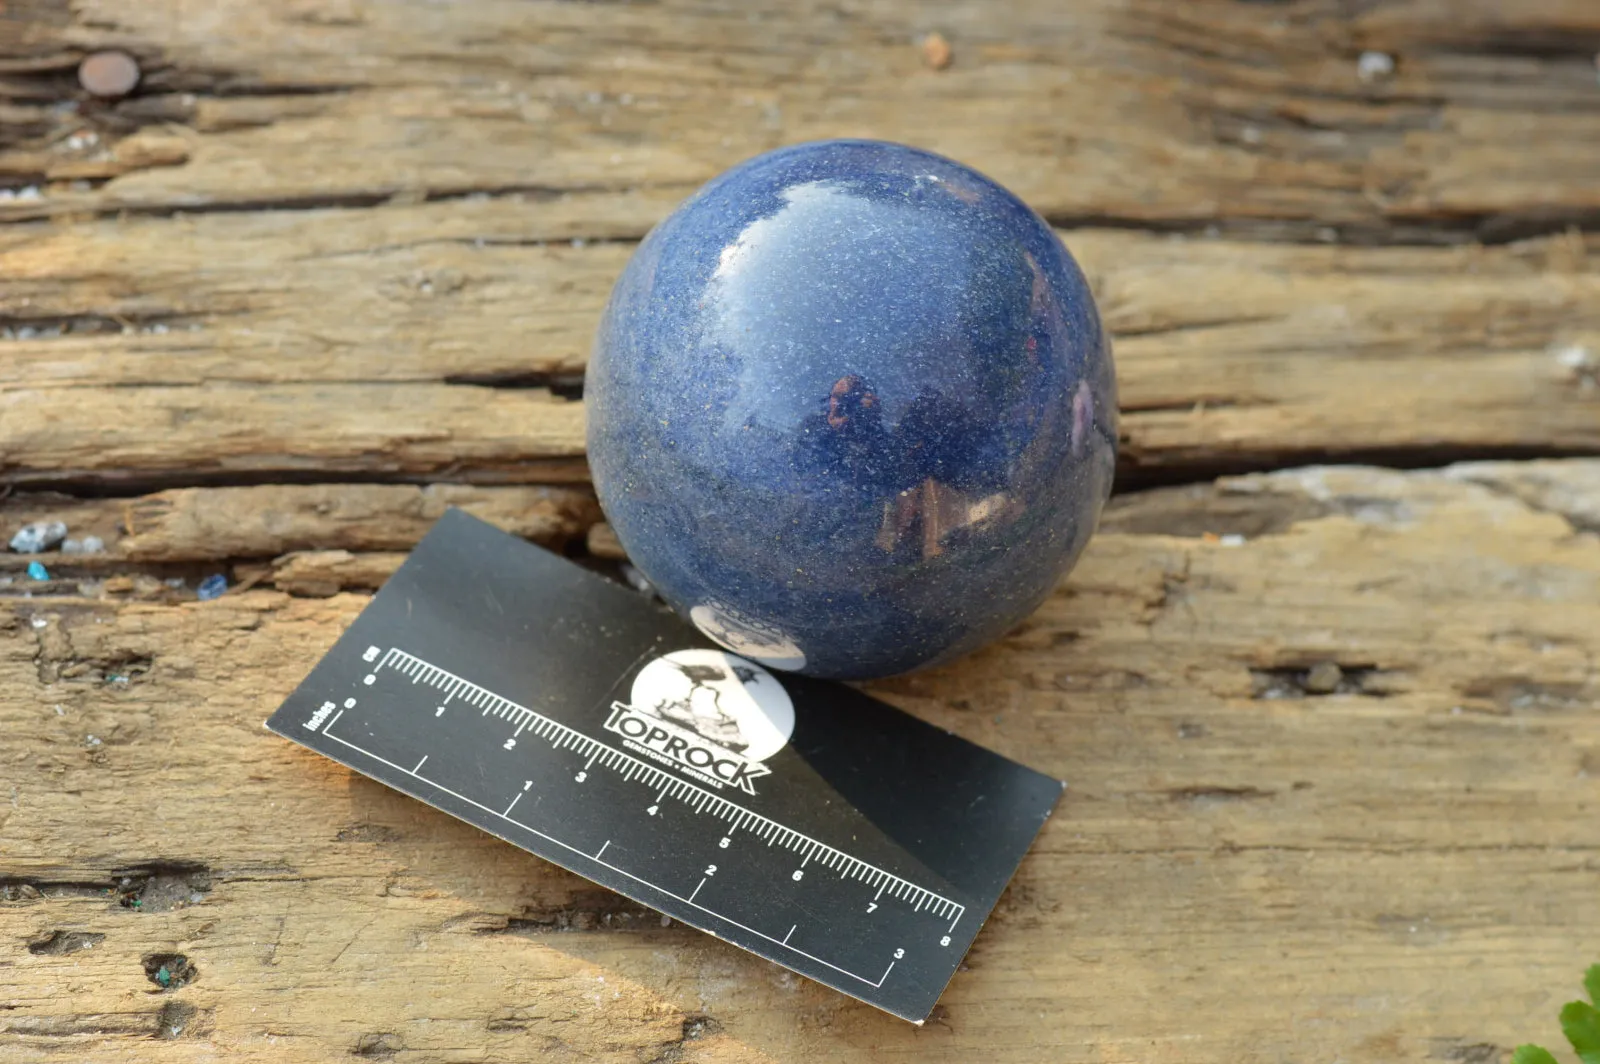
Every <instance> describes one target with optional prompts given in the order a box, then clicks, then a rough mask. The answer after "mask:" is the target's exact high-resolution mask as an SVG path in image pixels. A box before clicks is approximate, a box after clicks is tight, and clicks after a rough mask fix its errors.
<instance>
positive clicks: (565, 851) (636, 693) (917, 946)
mask: <svg viewBox="0 0 1600 1064" xmlns="http://www.w3.org/2000/svg"><path fill="white" fill-rule="evenodd" d="M267 727H269V728H271V729H272V730H273V731H275V732H277V733H278V734H279V735H282V736H284V737H285V738H288V739H293V740H294V741H295V742H297V743H300V744H302V745H304V746H307V747H310V748H311V749H312V750H315V751H317V752H318V753H320V754H324V755H326V756H328V757H331V758H333V759H334V760H335V761H339V762H341V763H343V764H345V765H348V766H349V767H351V768H353V769H355V770H356V771H357V772H360V773H363V774H364V775H367V776H371V777H372V778H373V779H376V780H379V781H380V782H382V783H385V784H388V785H389V786H390V787H393V788H395V789H397V790H400V791H403V792H405V793H406V794H409V795H411V796H413V797H415V798H419V799H421V800H422V801H424V802H427V803H428V804H429V805H432V806H435V807H436V808H439V809H442V810H444V811H445V812H447V813H450V814H452V815H453V816H457V817H460V818H461V819H462V820H465V821H467V822H468V823H471V824H474V825H476V826H478V827H480V828H482V829H483V830H485V831H487V832H490V833H491V834H494V835H497V836H499V837H500V838H502V839H505V840H506V841H508V842H510V843H513V844H514V845H516V846H520V847H522V848H523V849H526V850H530V851H532V852H533V853H536V854H538V855H539V856H540V857H543V858H545V859H547V860H550V861H554V862H555V863H556V864H558V865H561V866H562V867H564V868H568V869H571V870H572V871H574V872H577V873H579V874H580V875H583V876H587V877H588V878H590V879H592V880H594V881H596V882H598V883H601V884H604V885H605V886H607V887H610V888H611V889H613V890H616V891H619V892H621V893H623V894H626V895H627V896H628V897H630V898H633V899H635V900H637V901H640V902H643V903H644V904H646V905H650V906H652V907H654V908H656V909H659V910H660V911H661V912H663V913H666V914H667V915H669V916H671V917H673V918H675V919H678V920H682V921H683V922H684V923H687V924H690V925H692V926H694V927H697V928H699V929H701V930H702V931H708V932H710V933H711V934H713V935H716V936H718V937H719V938H724V939H727V940H728V941H730V942H733V943H735V944H737V945H739V946H742V947H744V948H745V949H747V950H750V951H752V952H754V953H758V954H760V955H761V956H763V957H766V958H768V959H769V960H773V961H777V962H778V963H779V964H782V965H784V966H785V967H788V968H791V969H793V970H794V971H796V972H799V973H800V974H802V975H806V976H809V977H810V978H812V979H816V980H818V981H819V982H822V983H826V984H827V985H829V986H831V987H835V988H837V989H839V990H842V991H844V992H845V993H847V994H850V995H851V996H853V997H857V998H860V999H861V1000H863V1001H866V1002H869V1003H870V1004H873V1005H876V1006H878V1007H879V1008H882V1009H885V1010H887V1011H889V1012H892V1013H894V1014H895V1015H897V1016H902V1017H904V1018H906V1019H908V1020H912V1021H913V1022H916V1023H921V1022H922V1021H923V1020H924V1019H926V1018H927V1016H928V1013H929V1012H930V1011H932V1009H933V1006H934V1003H935V1002H936V1001H937V1000H938V998H939V994H940V993H941V992H942V991H943V990H944V987H945V984H946V983H948V982H949V980H950V977H951V975H953V974H954V972H955V969H956V965H957V964H958V963H959V962H960V960H961V957H962V955H963V954H965V953H966V951H967V948H968V947H969V946H970V945H971V944H972V940H973V938H974V937H975V936H976V935H977V933H978V928H979V926H980V925H981V924H982V923H983V921H984V920H985V919H986V918H987V917H988V915H989V912H990V910H991V909H993V907H994V904H995V902H996V901H997V900H998V899H999V897H1000V892H1001V890H1002V889H1004V887H1005V885H1006V882H1007V881H1008V880H1009V879H1010V878H1011V876H1012V874H1013V873H1014V872H1015V871H1016V868H1017V864H1018V863H1019V862H1020V861H1021V860H1022V856H1023V854H1024V853H1025V852H1026V851H1027V849H1028V847H1029V845H1031V844H1032V842H1033V838H1034V836H1035V835H1036V834H1038V832H1039V829H1040V828H1041V827H1042V826H1043V824H1044V821H1045V818H1046V817H1047V816H1049V814H1050V810H1051V808H1052V807H1053V806H1054V805H1055V802H1056V800H1057V798H1058V797H1059V796H1060V794H1061V788H1062V784H1061V783H1060V782H1058V781H1057V780H1054V779H1051V778H1050V777H1048V776H1044V775H1041V774H1039V773H1037V772H1034V771H1032V770H1031V769H1027V768H1024V767H1023V766H1021V765H1018V764H1016V763H1015V762H1013V761H1009V760H1007V759H1005V758H1003V757H1000V756H999V755H998V754H994V753H991V752H989V751H987V750H984V749H983V748H981V747H978V746H974V745H973V744H971V743H969V742H967V741H965V740H963V739H960V738H957V737H956V736H954V735H951V734H950V733H948V732H945V731H942V730H940V729H938V728H935V727H932V726H931V725H928V724H925V723H923V722H921V721H919V720H917V719H915V718H914V717H911V716H908V715H907V714H905V713H902V712H900V711H899V710H896V709H894V708H892V707H890V706H888V705H885V704H884V703H882V702H879V701H878V700H876V699H874V698H871V697H869V696H868V695H865V694H863V693H861V692H860V691H857V690H855V689H854V688H851V687H846V686H844V685H842V684H836V683H829V682H826V681H819V680H812V679H808V678H805V677H797V676H792V675H788V674H780V673H773V672H769V671H768V670H766V669H764V668H762V667H761V666H760V665H757V664H755V663H753V662H750V661H746V660H745V659H742V658H739V657H735V656H734V655H732V654H730V653H727V652H725V651H723V650H721V649H719V648H717V647H716V646H715V645H714V644H712V643H711V642H709V641H708V640H707V639H706V638H705V637H704V636H702V635H701V634H700V633H699V632H698V631H697V630H696V629H695V628H693V627H692V626H690V625H688V624H686V623H684V622H683V621H681V620H679V619H678V618H677V617H676V616H674V615H673V614H671V613H670V612H668V611H667V610H665V609H664V608H663V607H661V606H659V605H657V604H654V603H653V602H651V601H650V600H648V599H646V598H645V597H644V596H642V595H639V594H637V593H635V592H633V591H631V590H629V589H627V588H625V587H622V586H620V585H618V584H613V583H612V582H610V581H608V580H606V579H604V578H603V577H600V576H597V575H595V574H593V573H590V572H587V571H585V570H584V569H582V568H581V567H579V566H577V565H575V564H573V563H572V562H569V561H567V560H566V559H564V558H561V557H558V556H556V555H554V554H551V553H550V552H548V551H545V550H542V549H540V548H539V547H535V546H532V545H531V544H528V543H525V542H523V541H522V540H520V539H517V538H516V537H514V536H510V535H507V534H505V533H503V532H501V531H499V530H497V529H495V528H494V527H492V526H490V525H487V524H485V523H483V522H482V521H479V520H477V519H476V518H473V517H469V516H468V515H466V514H464V513H462V512H460V511H450V512H449V513H448V514H446V515H445V516H444V517H443V518H442V519H440V521H439V523H438V524H437V525H436V526H435V527H434V528H433V529H432V531H430V532H429V533H428V535H427V537H426V538H425V539H423V541H422V543H421V544H419V545H418V547H417V549H416V550H415V551H414V552H413V553H412V555H411V557H410V558H409V559H408V560H407V561H406V563H405V565H403V566H402V567H401V568H400V570H399V571H398V572H397V573H395V575H394V576H393V577H391V578H390V580H389V582H388V583H387V584H386V585H385V586H384V588H383V590H382V591H380V592H379V593H378V595H377V596H376V597H375V598H374V599H373V601H372V604H371V605H369V606H368V607H367V608H366V610H365V611H363V612H362V614H361V616H360V617H358V618H357V619H356V621H355V623H354V624H352V625H351V626H350V629H349V631H347V632H345V634H344V635H343V636H342V637H341V638H340V639H339V641H338V643H336V644H335V645H334V647H333V649H332V650H331V651H329V652H328V654H327V656H326V657H324V658H323V659H322V660H321V661H320V662H318V663H317V665H316V667H315V668H313V669H312V671H311V675H310V676H308V677H306V680H305V682H304V683H302V684H301V685H300V686H299V687H298V688H297V689H296V690H295V692H294V693H293V694H292V695H290V696H289V698H288V700H287V701H285V702H284V704H283V705H282V707H280V708H279V709H278V711H277V712H276V713H274V714H273V715H272V719H270V720H269V721H267Z"/></svg>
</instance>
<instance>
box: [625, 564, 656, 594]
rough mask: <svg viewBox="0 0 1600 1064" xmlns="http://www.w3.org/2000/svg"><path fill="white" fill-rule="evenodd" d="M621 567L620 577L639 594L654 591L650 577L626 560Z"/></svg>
mask: <svg viewBox="0 0 1600 1064" xmlns="http://www.w3.org/2000/svg"><path fill="white" fill-rule="evenodd" d="M621 568H622V579H624V580H626V581H627V582H628V586H629V587H631V588H633V589H634V590H635V591H637V592H639V594H641V595H654V594H655V593H656V586H655V585H654V584H652V583H651V582H650V579H649V578H648V577H647V576H645V575H644V574H643V573H641V572H640V571H639V570H637V569H635V568H634V567H633V566H632V565H630V564H628V563H627V562H623V563H622V567H621Z"/></svg>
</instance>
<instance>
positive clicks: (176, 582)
mask: <svg viewBox="0 0 1600 1064" xmlns="http://www.w3.org/2000/svg"><path fill="white" fill-rule="evenodd" d="M162 583H164V584H166V585H167V586H168V587H171V588H179V587H182V586H183V583H184V581H183V577H181V576H170V577H168V578H167V579H165V580H163V581H162Z"/></svg>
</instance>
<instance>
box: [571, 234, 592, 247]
mask: <svg viewBox="0 0 1600 1064" xmlns="http://www.w3.org/2000/svg"><path fill="white" fill-rule="evenodd" d="M572 246H573V247H575V248H586V247H588V246H589V242H588V241H587V240H585V239H584V238H583V237H581V236H575V237H573V238H572Z"/></svg>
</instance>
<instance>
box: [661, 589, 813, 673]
mask: <svg viewBox="0 0 1600 1064" xmlns="http://www.w3.org/2000/svg"><path fill="white" fill-rule="evenodd" d="M689 620H691V621H693V622H694V626H695V627H696V628H698V629H700V631H701V632H702V633H704V634H705V637H706V638H707V639H709V640H711V641H712V642H713V643H716V644H717V645H718V646H722V647H726V648H728V649H729V650H731V651H733V652H734V653H735V654H738V655H740V656H741V657H746V658H749V659H750V660H751V661H759V662H760V663H761V664H763V665H765V666H767V667H768V668H770V669H786V670H788V671H791V672H792V671H795V670H797V669H803V668H805V667H806V656H805V654H804V652H802V651H801V649H800V648H799V647H797V646H795V645H794V641H793V640H791V639H790V638H789V637H788V636H786V635H784V634H783V633H782V632H781V631H779V630H778V629H777V628H775V627H773V626H772V625H769V624H762V623H760V622H758V621H755V620H752V619H751V618H748V617H744V616H741V615H739V614H736V613H734V612H733V611H732V610H730V609H728V608H726V607H724V606H719V605H717V604H716V603H710V602H707V603H702V604H700V605H699V606H696V607H694V608H693V609H691V610H690V611H689Z"/></svg>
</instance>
